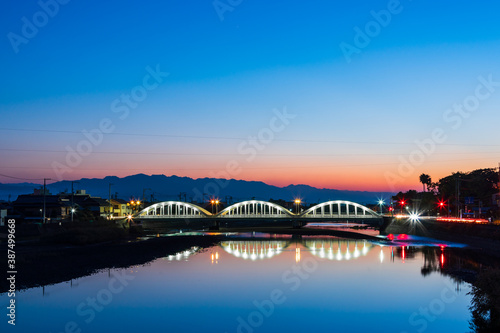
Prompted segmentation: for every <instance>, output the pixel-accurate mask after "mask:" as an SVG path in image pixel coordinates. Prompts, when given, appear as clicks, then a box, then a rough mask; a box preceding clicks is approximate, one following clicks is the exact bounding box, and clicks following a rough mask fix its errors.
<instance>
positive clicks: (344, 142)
mask: <svg viewBox="0 0 500 333" xmlns="http://www.w3.org/2000/svg"><path fill="white" fill-rule="evenodd" d="M0 131H13V132H42V133H63V134H82V132H79V131H70V130H51V129H29V128H0ZM106 135H116V136H140V137H164V138H182V139H203V140H240V141H247V140H248V138H244V137H223V136H201V135H174V134H151V133H120V132H113V133H106ZM273 141H276V142H304V143H343V144H367V145H409V144H414V142H375V141H349V140H316V139H274V140H273ZM438 145H440V146H459V147H500V145H493V144H491V145H487V144H455V143H442V144H438Z"/></svg>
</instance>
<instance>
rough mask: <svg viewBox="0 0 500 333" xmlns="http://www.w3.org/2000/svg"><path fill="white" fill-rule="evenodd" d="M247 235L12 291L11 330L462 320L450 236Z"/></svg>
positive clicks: (465, 302) (389, 328) (427, 327)
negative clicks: (449, 269) (444, 240)
mask: <svg viewBox="0 0 500 333" xmlns="http://www.w3.org/2000/svg"><path fill="white" fill-rule="evenodd" d="M255 236H257V237H254V236H252V235H239V236H238V237H234V238H229V239H228V240H227V241H225V242H222V243H220V244H219V245H218V246H215V247H212V248H208V249H199V248H189V247H188V248H187V249H186V251H184V252H182V253H178V254H176V255H171V256H167V257H165V258H161V259H158V260H155V261H153V262H151V263H148V264H146V265H144V266H138V267H130V268H128V269H110V270H106V271H102V272H100V273H98V274H95V275H92V276H87V277H82V278H80V279H76V280H72V281H68V282H65V283H60V284H56V285H51V286H46V287H44V288H34V289H29V290H26V291H23V292H20V293H18V296H17V306H18V307H17V318H16V319H17V325H16V327H15V331H16V332H54V333H56V332H57V333H59V332H80V330H81V332H246V333H248V332H286V331H289V332H311V331H313V330H321V332H424V331H425V332H441V333H442V332H467V331H468V321H469V320H470V316H471V315H470V311H469V305H470V296H469V295H467V293H468V292H469V291H470V285H469V284H467V283H463V282H457V281H458V280H455V279H453V278H452V277H450V276H448V275H445V274H443V273H442V271H443V269H444V268H446V266H447V265H451V264H452V263H451V262H453V265H456V264H457V259H456V258H455V259H453V257H452V254H453V251H454V248H453V244H438V246H435V247H429V246H423V245H432V244H433V243H432V242H427V241H426V240H423V239H414V240H410V242H406V243H405V241H406V240H405V239H402V240H401V242H399V243H390V244H388V243H387V242H380V243H379V242H369V241H363V240H347V239H339V238H334V237H330V238H327V237H322V238H318V237H305V236H303V237H299V238H292V237H283V236H272V235H255ZM396 240H397V239H396ZM389 245H392V246H389ZM410 245H411V246H410ZM414 245H417V246H414ZM439 245H441V246H439ZM445 245H446V246H445ZM447 245H450V246H447ZM458 264H460V263H458ZM0 302H1V305H2V307H3V306H6V304H7V303H6V302H7V297H6V295H5V294H3V295H0ZM3 308H4V309H5V307H3ZM1 326H2V332H5V331H6V330H7V329H8V330H9V331H14V330H12V327H8V328H6V327H7V326H8V325H7V324H6V320H5V318H4V320H2V323H1ZM4 328H5V330H4Z"/></svg>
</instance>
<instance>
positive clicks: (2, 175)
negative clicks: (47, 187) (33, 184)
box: [0, 173, 43, 180]
mask: <svg viewBox="0 0 500 333" xmlns="http://www.w3.org/2000/svg"><path fill="white" fill-rule="evenodd" d="M0 176H1V177H6V178H12V179H18V180H43V178H20V177H14V176H8V175H4V174H1V173H0Z"/></svg>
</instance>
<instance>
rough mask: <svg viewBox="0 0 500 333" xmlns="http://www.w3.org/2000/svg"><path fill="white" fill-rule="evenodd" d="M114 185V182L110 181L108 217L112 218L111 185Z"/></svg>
mask: <svg viewBox="0 0 500 333" xmlns="http://www.w3.org/2000/svg"><path fill="white" fill-rule="evenodd" d="M112 185H114V184H112V183H109V189H108V199H109V212H108V214H109V215H108V218H109V220H111V186H112Z"/></svg>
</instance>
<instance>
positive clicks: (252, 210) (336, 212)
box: [134, 200, 383, 222]
mask: <svg viewBox="0 0 500 333" xmlns="http://www.w3.org/2000/svg"><path fill="white" fill-rule="evenodd" d="M382 218H383V217H382V215H380V214H378V213H376V212H375V211H373V210H371V209H370V208H368V207H365V206H363V205H360V204H358V203H355V202H351V201H345V200H335V201H328V202H324V203H320V204H318V205H315V206H313V207H311V208H309V209H307V210H305V211H303V212H300V213H294V212H291V211H290V210H288V209H286V208H284V207H282V206H280V205H278V204H275V203H272V202H267V201H259V200H249V201H243V202H239V203H235V204H233V205H231V206H228V207H226V208H225V209H223V210H221V211H220V212H217V213H212V212H209V211H208V210H206V209H204V208H202V207H200V206H197V205H195V204H192V203H189V202H181V201H164V202H159V203H156V204H153V205H151V206H149V207H147V208H144V209H143V210H141V211H140V212H139V213H137V214H136V215H135V216H134V219H135V220H141V221H147V220H149V221H151V220H185V219H189V220H190V221H194V220H217V221H226V222H227V221H230V220H235V221H237V220H258V219H261V220H275V221H279V220H283V221H289V220H300V221H304V222H307V221H321V220H323V221H357V220H358V221H362V220H374V221H379V220H382Z"/></svg>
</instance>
